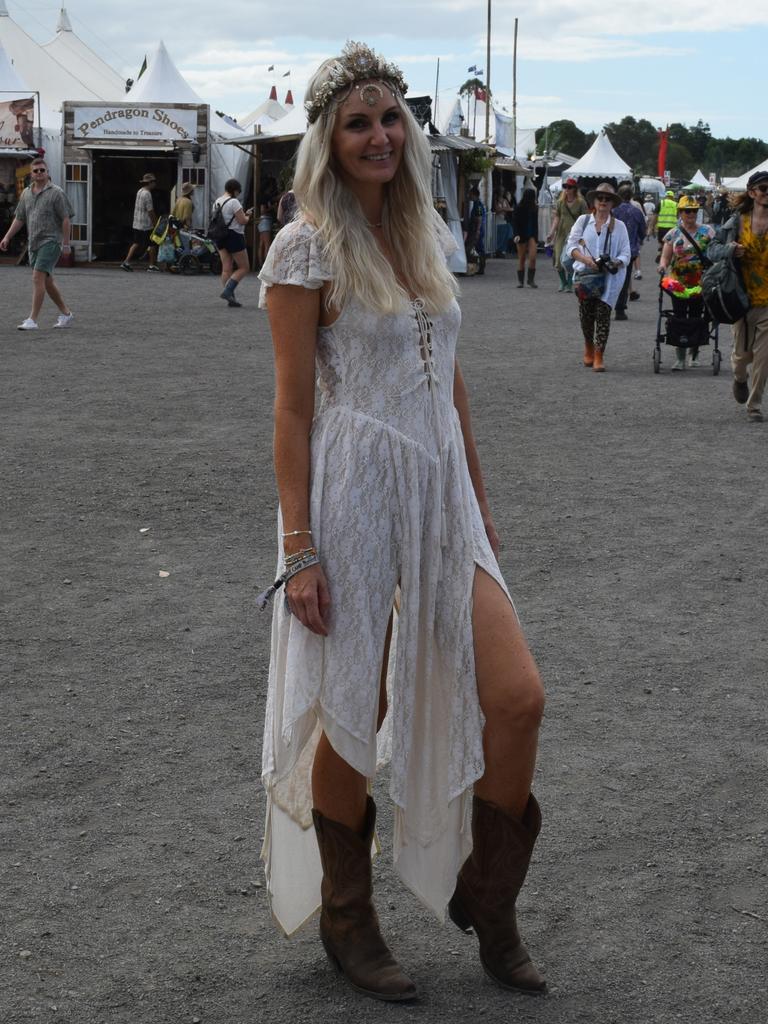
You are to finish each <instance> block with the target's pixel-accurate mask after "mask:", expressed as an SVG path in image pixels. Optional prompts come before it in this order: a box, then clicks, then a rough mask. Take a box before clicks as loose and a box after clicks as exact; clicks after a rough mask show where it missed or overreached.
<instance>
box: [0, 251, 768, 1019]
mask: <svg viewBox="0 0 768 1024" xmlns="http://www.w3.org/2000/svg"><path fill="white" fill-rule="evenodd" d="M645 261H646V264H649V265H650V263H651V257H650V256H649V255H646V257H645ZM514 270H515V264H514V262H512V261H509V262H507V261H493V262H490V263H489V264H488V271H487V274H486V275H485V277H484V278H473V279H468V280H466V281H464V282H463V284H462V290H463V298H462V306H463V312H464V323H465V326H464V330H463V334H462V341H461V346H460V353H461V360H462V365H463V367H464V372H465V375H466V377H467V379H468V384H469V387H470V391H471V394H472V396H473V402H474V416H475V430H476V433H477V435H478V439H479V443H480V445H481V452H482V453H483V455H484V467H485V475H486V478H487V483H488V490H489V493H490V496H491V499H492V502H493V505H494V508H495V510H496V516H497V525H498V527H499V531H500V533H501V534H502V536H503V538H504V545H505V546H504V551H503V556H502V568H503V570H504V572H505V576H506V578H507V580H508V582H509V585H510V588H511V590H512V592H513V594H514V595H515V599H516V602H517V604H518V608H519V610H520V613H521V616H522V618H523V621H524V624H525V628H526V631H527V634H528V637H529V639H530V642H531V645H532V647H533V649H534V652H535V654H536V656H537V658H538V660H539V663H540V666H541V669H542V673H543V676H544V679H545V682H546V685H547V689H548V706H547V713H546V720H545V724H544V729H543V733H542V746H541V756H540V761H539V768H538V772H537V782H536V792H537V795H538V797H539V800H540V802H541V804H542V807H543V811H544V816H545V825H544V830H543V833H542V836H541V840H540V843H539V845H538V847H537V850H536V853H535V857H534V863H533V866H532V870H531V873H530V876H529V881H528V884H527V886H526V888H525V890H524V893H523V896H522V899H521V904H520V918H521V922H522V927H523V931H524V933H525V936H526V939H527V942H528V945H529V947H530V949H531V952H532V953H533V955H534V957H535V958H536V960H537V962H538V963H539V964H540V965H541V966H542V968H543V969H545V970H546V973H547V976H548V979H549V985H550V994H549V995H548V997H546V998H544V999H538V1000H536V999H530V998H526V997H523V996H515V995H510V994H508V993H505V992H503V991H501V990H500V989H497V988H495V987H494V986H493V985H492V984H491V983H490V982H488V981H487V980H486V979H485V977H484V976H483V974H482V972H481V970H480V967H479V961H478V956H477V950H476V946H475V942H474V939H473V938H472V937H471V936H465V935H463V934H461V933H460V932H458V931H457V930H456V929H455V928H453V927H452V926H451V925H446V926H441V925H440V924H438V923H437V922H435V921H434V920H432V919H431V918H430V917H429V916H428V915H427V914H426V913H424V912H423V911H422V909H421V908H420V907H419V906H418V905H417V904H416V903H415V902H414V900H413V899H412V897H411V896H410V895H409V894H408V893H407V892H405V891H404V890H403V889H402V887H401V886H400V884H399V882H398V881H397V879H396V878H395V877H394V875H393V873H392V870H391V865H390V862H389V860H388V857H387V856H386V852H387V851H388V850H389V839H390V836H391V829H390V824H391V819H390V815H389V810H388V807H387V798H386V786H387V779H386V775H385V774H384V775H382V777H381V778H380V779H379V780H377V784H376V788H377V794H378V798H379V805H380V809H381V824H382V839H383V843H384V847H385V856H383V857H381V858H379V859H378V861H377V863H376V866H375V874H376V887H377V894H378V905H379V908H380V913H381V917H382V922H383V928H384V932H385V934H386V936H387V937H388V939H389V940H390V941H391V944H392V945H393V947H394V948H395V950H396V952H397V955H398V956H399V958H400V959H401V961H402V962H403V964H404V965H405V966H406V967H407V969H408V970H409V972H410V973H411V974H412V976H413V977H414V978H415V980H416V981H417V983H418V984H419V986H420V989H421V993H422V997H421V1000H420V1002H418V1003H417V1004H416V1005H414V1006H411V1007H402V1006H401V1007H397V1006H388V1005H383V1004H378V1003H373V1002H370V1001H367V1000H365V999H363V998H361V997H357V996H356V995H355V994H354V993H352V992H350V991H348V990H346V989H345V988H344V987H342V986H341V985H340V983H339V982H338V981H337V980H336V978H335V976H334V975H333V974H332V972H331V970H330V968H329V966H328V965H327V962H326V961H325V959H324V955H323V953H322V949H321V947H320V944H319V942H318V940H317V937H316V934H315V929H314V927H310V928H309V929H307V930H305V931H304V932H303V933H302V934H300V935H299V936H298V937H296V938H295V939H293V940H291V942H290V943H289V942H286V941H285V940H284V939H281V938H280V937H279V936H278V935H277V933H276V932H275V930H274V929H273V927H272V925H271V923H270V917H269V911H268V907H267V902H266V899H265V895H264V888H263V876H262V873H261V871H260V867H259V862H258V852H259V844H260V838H261V833H262V821H263V808H264V800H263V794H262V792H261V790H260V786H259V781H258V778H259V751H260V729H261V721H262V715H263V704H264V696H265V687H266V675H267V657H268V628H269V622H268V617H267V616H264V615H262V614H260V613H257V612H256V611H255V609H254V605H253V596H254V593H255V589H254V588H255V587H256V586H259V585H263V584H264V583H265V581H267V580H269V579H270V578H271V572H272V570H273V567H274V551H273V544H274V540H273V538H274V507H275V494H274V485H273V481H272V473H271V465H270V435H271V427H270V411H271V397H272V370H271V355H270V342H269V334H268V328H267V323H266V317H265V315H264V314H263V313H260V312H259V311H258V310H257V308H256V282H255V279H249V280H248V281H246V283H245V284H243V285H242V286H241V289H240V294H241V296H242V301H243V302H244V303H245V304H246V305H245V307H244V308H243V309H241V310H231V309H229V308H227V307H226V306H225V305H224V303H222V302H220V301H219V300H218V299H217V298H216V295H217V287H216V282H215V281H214V280H213V279H212V278H210V277H206V278H197V279H186V278H185V279H175V278H172V277H170V276H168V275H162V276H161V275H156V276H151V275H147V274H142V273H134V274H133V275H131V276H129V275H127V274H121V273H119V272H117V271H111V270H107V269H90V270H82V269H76V270H72V271H64V272H62V273H61V275H60V284H61V287H62V289H63V291H64V293H65V295H66V296H67V297H68V299H69V302H70V303H71V305H72V308H73V309H74V310H75V313H76V322H75V326H74V328H73V329H72V330H70V331H67V332H64V331H61V332H59V331H52V330H50V329H45V330H41V331H40V332H39V333H37V334H22V333H20V332H16V331H15V330H14V326H15V324H16V323H18V322H20V321H21V320H22V319H23V317H24V316H26V315H27V312H28V308H27V306H28V301H29V291H30V280H29V273H28V271H26V270H23V269H17V268H15V267H10V266H3V267H0V279H1V280H2V284H3V288H2V289H0V324H1V325H2V326H0V338H1V339H2V359H3V364H4V366H3V372H2V377H1V380H2V385H1V386H2V403H1V405H0V425H1V428H2V436H3V442H4V458H3V461H2V480H1V481H0V484H1V490H0V501H1V502H2V510H3V516H2V526H1V529H2V546H1V553H0V558H1V559H2V562H1V563H0V569H1V570H2V578H3V587H2V622H1V623H0V641H2V647H1V648H0V649H1V650H2V666H1V675H0V679H1V680H2V696H3V702H2V711H3V713H2V716H1V717H0V807H2V815H1V818H0V877H1V878H2V894H3V896H2V915H0V963H1V964H2V970H1V971H0V1019H2V1021H3V1022H8V1024H16V1022H20V1021H27V1020H32V1019H41V1020H50V1021H68V1022H73V1024H122V1022H126V1024H127V1022H132V1024H166V1022H167V1024H171V1022H173V1024H185V1022H190V1024H191V1022H193V1021H196V1020H199V1021H201V1022H203V1024H258V1022H261V1021H265V1022H266V1021H270V1022H276V1024H294V1022H304V1021H312V1022H313V1024H324V1022H331V1021H333V1022H337V1021H345V1020H354V1021H356V1022H360V1024H378V1022H380V1021H382V1022H389V1021H395V1020H401V1019H407V1020H418V1021H430V1022H431V1021H462V1022H465V1021H477V1020H488V1021H507V1020H510V1019H515V1020H520V1021H535V1022H537V1024H569V1022H585V1024H586V1022H589V1024H592V1022H599V1024H670V1022H672V1024H675V1022H686V1024H687V1022H690V1024H709V1022H715V1021H721V1020H723V1019H727V1020H728V1021H729V1022H730V1024H757V1022H759V1021H763V1020H765V1019H766V1013H767V1012H768V1001H767V999H766V990H765V989H766V986H765V963H766V930H767V928H768V909H767V904H768V900H766V871H767V870H768V869H767V868H766V856H765V854H766V835H767V833H768V815H767V813H766V812H767V811H768V787H767V786H766V752H765V749H766V748H765V734H766V725H767V723H766V705H765V696H764V695H765V682H766V671H765V663H766V653H767V652H766V646H767V643H768V641H767V640H766V636H765V627H764V625H763V627H760V626H759V623H760V622H761V621H763V622H764V618H763V616H764V614H765V613H764V611H763V610H762V606H761V605H760V602H759V601H758V596H759V593H760V587H761V586H763V587H764V581H765V578H766V575H768V553H767V552H766V547H765V544H764V543H762V542H761V541H760V538H761V537H762V538H763V539H764V538H765V523H766V513H767V512H768V495H767V492H766V486H765V467H766V439H767V438H768V423H766V424H764V425H760V424H749V423H747V420H746V415H745V412H744V409H743V407H739V406H737V405H736V403H735V402H734V401H733V399H732V397H731V391H730V389H731V378H730V372H729V371H728V367H727V360H726V361H725V362H724V365H723V370H722V372H721V374H720V376H718V377H715V376H713V375H712V374H711V372H709V371H708V370H707V369H706V368H702V369H699V370H691V371H686V372H685V373H683V374H671V373H669V371H668V367H669V366H670V365H671V358H670V357H669V355H668V354H667V352H666V351H665V352H664V358H665V364H664V369H663V371H662V373H661V374H660V375H658V376H655V375H654V374H653V373H652V368H651V352H652V347H653V338H654V335H655V314H656V303H655V298H654V290H653V289H654V285H653V282H652V281H651V280H648V279H646V280H645V281H643V282H641V288H642V298H641V301H640V302H637V303H633V304H632V305H631V306H630V308H629V313H630V320H629V321H628V322H627V323H620V324H619V323H617V324H614V325H613V328H612V336H611V339H610V342H609V348H608V353H607V367H608V372H607V373H605V374H603V375H598V374H594V373H592V372H591V371H588V370H585V369H583V368H582V367H581V365H580V343H579V341H578V330H577V321H576V303H575V300H574V298H573V297H572V296H568V295H560V294H558V293H557V292H556V279H555V276H554V274H553V273H552V272H551V269H550V268H549V267H547V266H542V267H541V268H540V270H539V275H538V277H539V283H540V287H539V289H538V291H533V290H530V289H527V288H526V289H525V290H522V291H519V290H517V289H516V288H515V287H514V286H513V279H514V276H515V275H514ZM649 277H652V274H651V273H650V270H649V268H648V267H647V268H646V278H649ZM41 319H42V323H43V324H44V325H49V324H52V323H53V320H54V314H53V312H52V307H50V306H47V307H46V308H45V312H44V315H43V316H42V318H41ZM729 333H730V332H729V330H728V329H727V328H726V329H723V332H722V348H723V351H724V352H725V353H726V355H727V351H728V349H729V345H730V339H729ZM702 361H703V362H704V363H706V362H707V361H708V356H707V357H705V358H704V359H703V360H702ZM761 581H762V582H761Z"/></svg>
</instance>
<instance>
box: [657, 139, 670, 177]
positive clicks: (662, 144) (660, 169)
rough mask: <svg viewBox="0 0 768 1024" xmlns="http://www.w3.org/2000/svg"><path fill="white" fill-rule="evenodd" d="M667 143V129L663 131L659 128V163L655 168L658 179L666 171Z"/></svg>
mask: <svg viewBox="0 0 768 1024" xmlns="http://www.w3.org/2000/svg"><path fill="white" fill-rule="evenodd" d="M668 143H669V129H668V128H667V130H666V131H663V130H662V129H661V128H659V162H658V165H657V168H656V173H657V174H658V176H659V177H660V178H663V177H664V171H666V169H667V144H668Z"/></svg>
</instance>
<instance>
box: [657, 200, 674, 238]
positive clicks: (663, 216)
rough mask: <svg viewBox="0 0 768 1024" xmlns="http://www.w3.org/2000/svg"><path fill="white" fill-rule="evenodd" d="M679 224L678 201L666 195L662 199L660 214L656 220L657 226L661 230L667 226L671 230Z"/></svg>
mask: <svg viewBox="0 0 768 1024" xmlns="http://www.w3.org/2000/svg"><path fill="white" fill-rule="evenodd" d="M675 224H677V203H676V202H675V200H674V199H670V198H669V196H665V197H664V198H663V199H662V200H661V206H660V207H659V216H658V218H657V220H656V227H657V228H658V230H659V231H661V229H662V228H665V229H666V230H667V231H669V229H670V228H673V227H674V226H675Z"/></svg>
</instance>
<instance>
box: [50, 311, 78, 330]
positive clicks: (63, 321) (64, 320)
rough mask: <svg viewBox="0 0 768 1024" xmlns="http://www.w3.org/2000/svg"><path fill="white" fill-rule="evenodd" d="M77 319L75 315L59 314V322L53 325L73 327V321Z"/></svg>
mask: <svg viewBox="0 0 768 1024" xmlns="http://www.w3.org/2000/svg"><path fill="white" fill-rule="evenodd" d="M74 319H75V314H74V313H59V317H58V320H57V321H56V323H55V324H54V325H53V326H54V327H71V326H72V321H73V320H74Z"/></svg>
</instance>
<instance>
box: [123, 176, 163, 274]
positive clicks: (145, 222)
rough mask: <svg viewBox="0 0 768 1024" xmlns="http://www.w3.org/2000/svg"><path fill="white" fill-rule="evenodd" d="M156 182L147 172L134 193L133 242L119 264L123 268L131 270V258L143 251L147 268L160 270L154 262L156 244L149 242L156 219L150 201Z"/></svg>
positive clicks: (135, 257)
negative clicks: (145, 255) (146, 259)
mask: <svg viewBox="0 0 768 1024" xmlns="http://www.w3.org/2000/svg"><path fill="white" fill-rule="evenodd" d="M156 184H157V178H156V177H155V176H154V174H150V173H149V172H148V173H147V174H145V175H144V177H143V178H142V179H141V181H140V182H139V185H141V188H140V189H139V191H138V192H137V193H136V202H135V203H134V206H133V242H132V243H131V247H130V249H129V250H128V255H127V256H126V257H125V259H124V260H123V262H122V263H121V264H120V266H121V267H122V268H123V270H133V266H132V265H131V260H134V259H138V258H139V257H141V256H143V255H144V253H145V252H147V253H148V255H149V266H148V267H147V270H154V271H159V270H160V268H159V267H158V266H157V264H156V263H155V258H156V256H157V246H155V245H152V244H151V242H150V236H151V235H152V228H153V227H154V226H155V221H156V220H157V214H156V213H155V209H154V205H153V202H152V191H153V189H154V187H155V185H156Z"/></svg>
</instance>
